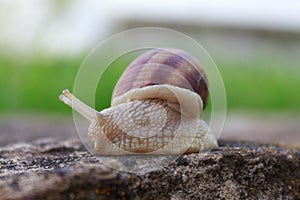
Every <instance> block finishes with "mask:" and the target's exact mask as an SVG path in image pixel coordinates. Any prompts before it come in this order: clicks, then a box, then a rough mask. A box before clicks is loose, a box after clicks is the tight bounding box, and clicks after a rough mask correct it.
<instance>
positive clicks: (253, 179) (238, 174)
mask: <svg viewBox="0 0 300 200" xmlns="http://www.w3.org/2000/svg"><path fill="white" fill-rule="evenodd" d="M0 194H1V196H0V199H43V200H46V199H55V200H58V199H300V150H299V149H297V148H292V147H283V146H277V145H271V144H259V143H249V142H233V141H221V142H220V147H219V148H216V149H214V150H213V151H211V152H210V153H207V154H189V155H183V156H181V157H179V158H178V159H177V160H176V161H174V162H172V163H170V164H169V165H168V166H166V167H164V168H163V169H161V170H158V171H153V172H150V173H147V174H139V175H138V174H128V173H124V172H118V171H116V170H113V169H111V168H108V167H106V166H104V165H102V164H101V163H100V162H99V161H98V160H97V159H96V158H95V157H93V156H92V155H91V154H90V153H88V152H87V151H86V150H85V149H84V148H83V146H82V145H81V143H80V142H79V141H78V140H66V141H63V142H55V141H53V140H40V141H37V142H31V143H22V144H14V145H9V146H6V147H2V148H0Z"/></svg>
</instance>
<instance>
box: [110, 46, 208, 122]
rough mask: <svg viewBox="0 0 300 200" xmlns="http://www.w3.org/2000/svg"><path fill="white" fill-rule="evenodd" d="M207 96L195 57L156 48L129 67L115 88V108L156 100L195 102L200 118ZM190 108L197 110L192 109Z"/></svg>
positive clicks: (113, 103)
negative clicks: (135, 101)
mask: <svg viewBox="0 0 300 200" xmlns="http://www.w3.org/2000/svg"><path fill="white" fill-rule="evenodd" d="M188 97H193V98H188ZM207 97H208V81H207V77H206V74H205V72H204V70H203V68H202V67H201V65H200V63H199V62H198V61H197V60H196V59H195V58H194V57H193V56H192V55H190V54H189V53H187V52H185V51H183V50H179V49H173V48H172V49H171V48H157V49H153V50H150V51H147V52H146V53H144V54H142V55H140V56H139V57H137V58H136V59H135V60H134V61H133V62H132V63H131V64H130V65H129V66H128V67H127V68H126V70H125V72H124V73H123V74H122V76H121V78H120V79H119V81H118V83H117V84H116V86H115V89H114V92H113V96H112V106H116V105H119V104H121V103H124V102H128V101H132V100H136V99H139V100H141V99H153V98H159V99H165V100H167V101H168V102H170V103H175V104H176V103H180V105H182V104H184V105H190V103H195V102H194V101H193V102H184V101H185V100H187V99H188V100H191V99H194V100H195V99H196V100H197V101H198V105H199V111H198V116H199V114H200V112H201V111H202V109H203V108H204V107H205V105H206V102H207ZM188 109H190V110H191V111H193V110H194V108H193V107H190V108H188ZM188 109H187V110H188ZM187 112H190V111H187ZM193 115H194V114H193Z"/></svg>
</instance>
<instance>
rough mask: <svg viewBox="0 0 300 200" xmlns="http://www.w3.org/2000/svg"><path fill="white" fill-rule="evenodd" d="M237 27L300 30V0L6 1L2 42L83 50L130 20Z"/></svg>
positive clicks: (0, 12) (22, 48)
mask: <svg viewBox="0 0 300 200" xmlns="http://www.w3.org/2000/svg"><path fill="white" fill-rule="evenodd" d="M132 19H134V20H139V21H141V22H142V21H152V22H164V23H168V22H170V23H173V24H174V23H175V24H176V23H179V24H194V25H195V24H199V25H201V24H202V25H203V24H208V25H215V26H218V25H221V26H237V27H246V28H250V29H270V30H279V31H288V32H295V33H299V34H300V1H298V0H285V1H276V0H273V1H272V0H264V1H262V0H252V1H235V0H226V1H224V0H212V1H199V0H185V1H179V0H178V1H171V0H152V1H143V2H141V1H139V0H126V1H123V0H111V1H108V0H106V1H96V0H64V1H62V0H54V1H53V0H44V1H41V0H26V1H24V0H0V27H1V29H0V45H5V46H6V47H7V48H9V49H13V50H15V51H19V52H28V51H30V49H32V48H37V46H38V48H40V49H41V50H46V52H55V53H64V54H65V53H67V54H68V53H69V54H73V53H78V52H82V51H84V50H87V49H88V48H91V47H93V46H94V45H95V44H96V43H98V42H100V41H101V40H103V39H105V38H106V37H109V35H110V34H112V33H113V31H114V28H116V27H118V26H121V25H120V24H118V23H120V21H122V22H124V21H126V20H132Z"/></svg>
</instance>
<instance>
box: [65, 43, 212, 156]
mask: <svg viewBox="0 0 300 200" xmlns="http://www.w3.org/2000/svg"><path fill="white" fill-rule="evenodd" d="M207 96H208V87H207V77H206V75H205V73H204V70H203V69H202V67H201V66H200V64H199V63H198V61H197V60H196V59H195V58H193V57H192V56H191V55H190V54H188V53H186V52H185V51H182V50H179V49H161V48H158V49H153V50H150V51H147V52H146V53H144V54H142V55H140V56H139V57H138V58H136V59H135V60H134V61H133V62H132V63H131V64H130V65H129V66H128V67H127V68H126V70H125V72H124V73H123V74H122V76H121V78H120V79H119V81H118V83H117V84H116V86H115V89H114V92H113V96H112V103H111V107H110V108H108V109H104V110H102V111H101V112H97V111H95V110H94V109H92V108H90V107H89V106H87V105H86V104H84V103H82V102H81V101H80V100H79V99H77V98H76V97H74V96H73V95H72V94H71V93H70V92H69V91H68V90H64V91H63V94H62V95H61V96H60V99H61V100H62V101H63V102H64V103H66V104H68V105H69V106H71V107H72V108H73V109H75V110H76V111H78V112H79V113H80V114H82V115H83V116H84V117H86V118H87V119H88V120H90V121H91V125H90V126H89V129H88V141H89V145H90V146H91V147H92V148H93V150H94V151H95V152H96V153H98V154H101V155H127V154H135V153H147V154H171V155H174V154H181V153H183V152H185V153H192V152H199V151H201V150H206V149H211V148H212V147H214V146H217V141H216V139H215V137H214V136H213V135H212V134H211V133H210V131H209V128H208V126H207V124H206V123H205V122H204V121H203V120H201V119H200V118H199V116H200V114H201V112H202V109H203V108H204V107H205V105H206V102H207Z"/></svg>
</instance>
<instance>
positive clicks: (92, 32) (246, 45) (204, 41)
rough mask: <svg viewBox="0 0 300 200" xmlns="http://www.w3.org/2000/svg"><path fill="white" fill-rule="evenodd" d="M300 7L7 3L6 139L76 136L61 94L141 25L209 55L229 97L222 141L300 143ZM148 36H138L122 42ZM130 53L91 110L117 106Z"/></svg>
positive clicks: (0, 74) (1, 120) (2, 22)
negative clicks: (89, 60) (184, 38)
mask: <svg viewBox="0 0 300 200" xmlns="http://www.w3.org/2000/svg"><path fill="white" fill-rule="evenodd" d="M299 7H300V2H299V1H295V0H286V1H284V2H283V1H278V2H277V1H276V2H274V1H271V0H263V1H261V0H253V1H234V0H228V1H222V0H217V1H204V0H203V1H201V0H188V1H173V2H172V3H170V2H169V1H164V0H152V1H145V2H143V3H141V2H140V1H138V0H127V1H115V0H113V1H89V2H86V1H85V0H72V1H70V0H60V1H58V0H45V1H40V0H28V1H18V0H15V1H10V0H3V1H0V47H1V48H0V144H1V142H2V144H5V143H6V142H5V141H7V140H9V138H14V137H15V138H17V139H15V141H20V140H26V141H30V140H31V139H35V138H36V137H37V136H38V135H39V136H40V137H45V136H51V135H53V134H55V135H56V136H55V137H62V136H65V137H67V136H70V137H71V136H72V137H74V134H75V135H76V130H74V124H73V122H72V115H71V109H70V108H69V107H67V106H66V105H64V104H63V103H62V102H60V101H59V99H58V96H59V95H60V93H61V91H62V90H63V89H65V88H68V89H69V90H71V91H72V88H73V83H74V80H75V77H76V73H77V71H78V69H79V68H80V65H81V63H82V62H83V60H84V59H85V57H86V56H87V55H88V52H89V51H90V50H91V49H93V48H94V47H95V46H96V45H97V44H99V43H101V42H102V41H104V40H105V39H107V38H109V37H110V36H111V35H113V34H116V33H119V32H121V31H124V30H128V29H132V28H138V27H164V28H170V29H173V30H176V31H179V32H182V33H184V34H186V35H188V36H190V37H192V38H193V39H195V40H196V41H198V42H199V43H200V44H201V45H202V46H203V47H204V48H205V49H206V50H207V51H208V53H209V54H210V56H211V57H212V58H213V60H214V61H215V63H216V65H217V66H218V68H219V70H220V73H221V75H222V77H223V81H224V85H225V89H226V95H227V116H226V123H225V126H224V129H223V132H222V135H221V137H225V138H234V139H236V138H242V139H247V140H260V141H275V142H280V141H285V142H286V143H293V144H300V142H299V141H300V134H299V132H300V123H299V120H300V20H299V19H300V12H299ZM147 36H149V35H147ZM156 39H157V40H159V38H156ZM142 40H143V37H142V36H140V37H138V36H132V40H130V41H124V44H125V45H126V42H132V43H134V42H135V41H142ZM124 44H123V43H122V42H121V43H119V44H114V45H115V46H114V47H113V48H112V49H114V48H118V47H122V45H124ZM132 59H133V58H122V59H118V60H115V61H114V62H113V63H112V64H111V65H112V67H111V68H109V70H107V71H105V74H104V76H103V77H102V79H101V80H100V82H99V85H98V88H97V94H96V96H95V102H96V105H91V106H93V107H96V109H97V110H102V109H104V108H107V107H109V105H110V98H111V94H112V90H113V88H114V85H115V83H116V82H117V80H118V78H119V76H120V75H121V73H122V71H123V70H124V69H125V68H126V66H127V65H128V64H129V63H130V62H131V60H132ZM200 62H201V61H200ZM100 64H101V63H99V65H100ZM208 105H209V106H208V109H207V110H208V111H209V107H210V106H211V105H210V103H209V104H208ZM208 111H206V113H208ZM203 117H205V114H204V116H203ZM54 127H55V128H56V129H55V130H53V128H54ZM262 133H263V134H262ZM12 134H13V135H15V136H14V137H12V136H11V135H12ZM21 136H22V138H21V139H20V137H21Z"/></svg>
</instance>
